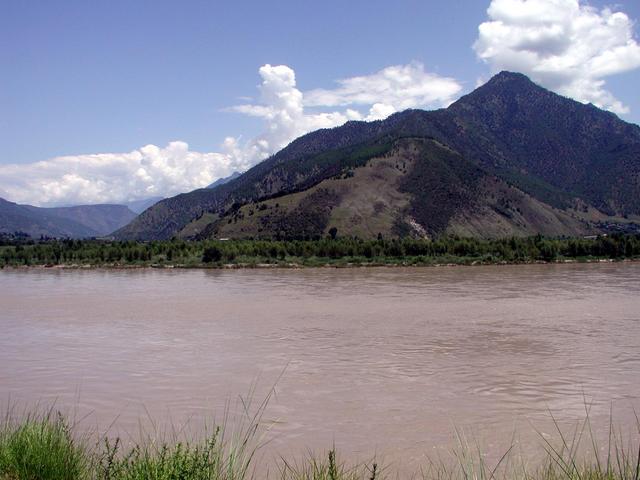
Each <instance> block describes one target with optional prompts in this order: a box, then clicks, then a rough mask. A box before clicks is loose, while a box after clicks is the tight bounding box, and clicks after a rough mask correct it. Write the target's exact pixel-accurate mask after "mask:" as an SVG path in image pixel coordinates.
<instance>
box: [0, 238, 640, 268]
mask: <svg viewBox="0 0 640 480" xmlns="http://www.w3.org/2000/svg"><path fill="white" fill-rule="evenodd" d="M639 258H640V236H634V235H618V236H612V237H596V238H554V239H552V238H544V237H540V236H537V237H530V238H517V237H512V238H504V239H473V238H458V237H447V238H442V239H438V240H424V239H422V240H416V239H402V240H398V239H392V240H385V239H378V240H370V241H364V240H359V239H355V238H340V239H319V240H293V241H284V240H282V241H278V240H228V241H202V242H186V241H182V240H170V241H162V242H147V243H145V242H111V241H101V240H84V241H83V240H42V241H38V242H33V241H28V242H5V243H4V244H0V268H6V267H36V268H52V267H55V268H75V269H81V268H114V269H121V268H274V267H279V268H303V267H339V268H343V267H369V266H376V267H379V266H392V267H398V266H445V265H446V266H452V265H511V264H537V263H572V262H584V263H587V262H606V261H623V260H637V259H639Z"/></svg>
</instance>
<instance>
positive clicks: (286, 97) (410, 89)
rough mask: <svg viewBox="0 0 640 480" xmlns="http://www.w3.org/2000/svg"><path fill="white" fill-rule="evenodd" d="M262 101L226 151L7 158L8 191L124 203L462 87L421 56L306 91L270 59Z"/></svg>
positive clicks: (199, 183) (0, 172)
mask: <svg viewBox="0 0 640 480" xmlns="http://www.w3.org/2000/svg"><path fill="white" fill-rule="evenodd" d="M259 74H260V78H261V84H260V85H259V87H258V89H259V98H258V99H257V100H256V101H255V103H247V104H244V105H238V106H234V107H231V108H229V109H227V110H229V111H232V112H237V113H241V114H244V115H249V116H252V117H258V118H261V119H262V120H263V121H264V127H263V131H262V133H261V134H260V135H258V136H256V137H255V138H253V139H250V140H247V141H242V139H241V137H239V136H238V137H234V136H229V137H227V138H225V140H224V142H223V144H222V145H220V149H219V151H218V152H210V153H203V152H196V151H193V150H190V149H189V146H188V144H187V143H185V142H181V141H175V142H171V143H169V144H168V145H167V146H165V147H158V146H155V145H146V146H144V147H141V148H139V149H136V150H133V151H131V152H124V153H100V154H87V155H70V156H62V157H56V158H53V159H49V160H44V161H40V162H35V163H29V164H9V165H0V192H2V195H3V196H5V197H6V198H7V199H9V200H11V201H15V202H19V203H30V204H34V205H67V204H85V203H86V204H91V203H121V202H129V201H133V200H139V199H142V198H147V197H152V196H162V197H168V196H173V195H176V194H178V193H181V192H187V191H190V190H194V189H196V188H201V187H204V186H206V185H209V184H210V183H212V182H213V181H215V180H217V179H218V178H221V177H226V176H228V175H230V174H231V173H233V172H235V171H244V170H246V169H248V168H249V167H251V166H253V165H255V164H256V163H257V162H259V161H260V160H263V159H264V158H266V157H268V156H269V155H271V154H273V153H275V152H277V151H278V150H280V149H281V148H283V147H285V146H286V145H287V144H288V143H290V142H291V141H292V140H294V139H295V138H297V137H299V136H300V135H303V134H305V133H307V132H310V131H313V130H317V129H319V128H330V127H335V126H338V125H342V124H343V123H345V122H346V121H348V120H376V119H380V118H384V117H386V116H388V115H390V114H392V113H394V112H396V111H399V110H403V109H406V108H410V107H411V108H414V107H421V108H432V107H440V106H445V105H447V104H448V103H450V102H451V101H452V100H453V99H454V98H455V96H456V95H457V94H458V93H459V92H460V91H461V90H462V86H461V85H460V84H459V83H458V82H457V81H455V80H454V79H451V78H445V77H440V76H438V75H435V74H432V73H428V72H427V71H426V70H425V68H424V66H423V65H422V64H419V63H411V64H409V65H397V66H392V67H387V68H385V69H383V70H381V71H379V72H376V73H374V74H372V75H368V76H358V77H353V78H347V79H342V80H339V81H338V82H337V85H338V86H337V87H336V88H335V89H333V90H330V89H329V90H325V89H317V90H311V91H309V92H302V91H301V90H299V89H298V87H297V85H296V77H295V72H294V70H293V69H292V68H290V67H288V66H286V65H269V64H267V65H263V66H262V67H260V69H259Z"/></svg>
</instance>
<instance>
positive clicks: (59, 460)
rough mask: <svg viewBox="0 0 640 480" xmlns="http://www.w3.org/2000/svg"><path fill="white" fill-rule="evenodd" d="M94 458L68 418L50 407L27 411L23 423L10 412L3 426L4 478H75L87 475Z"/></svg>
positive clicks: (0, 468) (0, 464) (0, 467)
mask: <svg viewBox="0 0 640 480" xmlns="http://www.w3.org/2000/svg"><path fill="white" fill-rule="evenodd" d="M89 464H90V457H89V452H88V451H87V450H86V446H85V445H84V444H83V443H81V442H80V441H78V440H76V439H75V438H74V436H73V434H72V432H71V429H70V427H69V424H68V422H67V420H66V419H65V418H64V417H63V416H62V415H61V414H60V413H55V414H54V412H53V410H49V411H47V412H45V413H42V414H27V415H26V416H25V417H24V418H23V419H21V420H20V421H19V422H14V421H12V420H11V417H10V415H7V416H6V417H5V420H4V422H3V424H2V426H1V427H0V475H3V477H2V478H3V480H4V479H7V480H13V479H16V480H22V479H25V480H36V479H42V480H45V479H46V480H49V479H50V480H74V479H78V478H86V477H87V475H88V473H89Z"/></svg>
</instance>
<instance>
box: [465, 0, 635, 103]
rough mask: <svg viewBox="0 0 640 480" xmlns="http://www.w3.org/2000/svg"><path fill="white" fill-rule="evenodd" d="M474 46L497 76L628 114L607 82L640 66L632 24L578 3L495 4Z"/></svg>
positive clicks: (516, 0) (526, 0) (511, 0)
mask: <svg viewBox="0 0 640 480" xmlns="http://www.w3.org/2000/svg"><path fill="white" fill-rule="evenodd" d="M487 15H488V17H489V19H488V21H486V22H484V23H482V24H481V25H480V26H479V27H478V38H477V40H476V42H475V44H474V45H473V48H474V50H475V52H476V54H477V55H478V57H479V58H480V59H482V60H483V61H485V62H487V63H488V64H489V65H490V66H491V68H492V70H493V71H494V73H495V72H497V71H500V70H512V71H517V72H522V73H524V74H526V75H528V76H529V77H530V78H531V79H532V80H534V81H535V82H537V83H539V84H541V85H543V86H545V87H547V88H549V89H551V90H553V91H556V92H558V93H560V94H563V95H566V96H568V97H571V98H574V99H576V100H579V101H581V102H585V103H586V102H591V103H593V104H595V105H597V106H599V107H601V108H604V109H607V110H611V111H613V112H615V113H619V114H623V113H627V112H628V111H629V109H628V107H627V106H626V105H624V104H623V103H622V102H621V101H620V100H618V99H617V98H615V96H614V95H613V94H612V93H611V92H610V91H608V90H607V89H606V83H605V78H606V77H609V76H611V75H616V74H620V73H623V72H626V71H629V70H633V69H636V68H638V67H640V44H639V43H638V41H637V40H636V39H635V38H634V30H633V21H632V20H631V19H630V18H629V17H628V16H627V15H626V14H625V13H623V12H616V11H614V10H612V9H611V8H603V9H601V10H598V9H596V8H594V7H591V6H589V5H587V4H585V3H583V2H580V1H579V0H492V1H491V4H490V5H489V8H488V9H487Z"/></svg>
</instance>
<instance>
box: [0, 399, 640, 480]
mask: <svg viewBox="0 0 640 480" xmlns="http://www.w3.org/2000/svg"><path fill="white" fill-rule="evenodd" d="M263 411H264V410H262V409H260V410H259V411H258V412H257V413H255V414H253V415H250V414H248V415H247V416H246V417H245V419H244V421H243V422H242V424H241V425H240V426H236V427H235V428H233V429H228V430H227V429H226V428H225V425H218V426H213V427H211V428H210V429H209V431H210V433H209V434H208V435H206V436H204V437H203V438H202V439H200V440H188V439H183V440H173V441H170V440H164V439H162V438H157V437H156V435H153V436H148V437H146V438H143V439H142V440H140V441H138V442H135V441H131V439H129V440H124V441H123V439H121V438H115V439H109V438H108V437H99V438H96V435H93V434H91V433H87V432H79V431H78V428H77V426H74V425H72V423H71V422H70V421H69V420H68V419H67V418H66V417H65V416H64V415H62V414H61V413H59V412H56V411H54V410H48V411H46V412H44V413H27V414H25V415H23V416H21V417H20V418H18V419H16V418H14V417H12V415H11V414H10V413H11V412H10V413H7V414H6V415H5V418H4V420H3V422H2V424H1V425H0V480H33V479H38V480H97V479H103V480H120V479H123V480H124V479H127V480H137V479H139V480H165V479H166V480H200V479H203V480H204V479H207V480H217V479H225V480H244V479H249V478H260V479H262V478H279V479H281V480H325V479H326V480H360V479H362V480H365V479H368V480H376V479H383V478H405V477H403V476H400V475H398V474H397V473H396V472H394V471H392V470H391V469H389V468H387V467H386V466H385V465H384V464H380V463H379V462H378V461H377V460H376V458H375V457H372V459H371V460H370V461H368V462H366V463H352V462H349V459H345V458H342V457H341V456H340V454H339V452H336V450H335V447H334V448H332V449H330V450H328V451H327V452H326V453H324V454H319V455H316V454H314V453H309V455H307V456H306V457H305V458H303V459H292V458H287V457H286V456H282V457H280V458H279V460H278V461H277V465H278V466H277V471H271V472H270V471H269V467H268V466H267V465H266V464H264V463H262V462H264V459H263V458H261V457H259V455H258V453H259V451H260V448H261V447H262V446H264V445H265V443H266V441H267V440H266V439H265V436H264V435H265V428H264V426H263V423H264V422H263V417H262V413H263ZM556 426H557V424H556ZM638 426H639V427H640V425H638ZM591 431H592V429H591V425H590V422H589V418H588V417H587V418H586V420H585V421H584V422H583V423H582V424H580V425H576V427H575V430H574V431H573V432H568V434H567V432H563V431H561V430H560V428H559V427H558V429H557V431H556V435H555V437H556V438H546V437H545V436H542V435H541V436H540V437H541V438H540V443H541V445H542V447H543V449H544V451H545V452H546V453H545V454H544V455H543V456H541V457H540V458H538V459H537V460H534V461H533V462H532V461H530V460H524V459H523V458H524V457H523V456H522V455H521V454H519V453H518V452H517V451H516V448H515V444H512V445H511V447H509V448H508V449H507V450H506V451H505V452H504V454H503V455H502V456H501V457H500V458H499V460H497V461H496V462H495V463H491V464H490V463H488V461H487V460H485V456H484V454H483V453H482V451H481V450H480V449H479V448H478V446H477V445H473V444H469V443H467V442H466V440H465V439H464V438H463V437H461V436H460V434H459V432H456V434H457V437H458V447H457V448H455V449H454V450H453V451H452V452H451V457H450V458H451V460H450V461H446V460H442V459H436V458H434V459H429V460H427V461H426V462H425V464H424V465H423V466H422V468H421V469H420V470H419V471H417V472H415V474H414V475H410V476H409V477H406V478H422V479H424V480H458V479H460V480H470V479H474V480H482V479H484V480H490V479H505V480H506V479H510V480H515V479H523V480H533V479H536V480H565V479H566V480H583V479H588V480H637V479H638V478H640V443H639V442H638V441H637V435H636V436H635V437H636V440H635V441H628V442H626V443H625V442H624V441H623V440H622V438H623V436H622V435H620V434H618V433H616V432H615V431H613V430H611V434H610V436H609V439H608V442H607V445H604V446H602V447H600V446H598V445H597V443H596V440H595V439H594V438H593V437H592V436H591V433H590V432H591ZM603 452H604V453H603Z"/></svg>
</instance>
